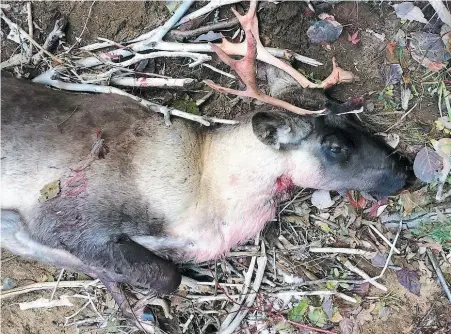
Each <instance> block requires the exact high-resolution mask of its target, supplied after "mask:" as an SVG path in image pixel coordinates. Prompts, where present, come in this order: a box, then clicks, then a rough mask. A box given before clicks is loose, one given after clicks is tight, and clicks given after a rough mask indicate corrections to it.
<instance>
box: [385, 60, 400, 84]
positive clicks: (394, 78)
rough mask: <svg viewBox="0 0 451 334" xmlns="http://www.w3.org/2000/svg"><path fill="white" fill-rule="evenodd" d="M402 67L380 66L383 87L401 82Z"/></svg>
mask: <svg viewBox="0 0 451 334" xmlns="http://www.w3.org/2000/svg"><path fill="white" fill-rule="evenodd" d="M402 73H403V71H402V67H401V65H399V64H389V65H385V64H382V65H381V75H382V77H383V78H384V79H385V85H395V84H397V83H398V82H400V81H401V80H402Z"/></svg>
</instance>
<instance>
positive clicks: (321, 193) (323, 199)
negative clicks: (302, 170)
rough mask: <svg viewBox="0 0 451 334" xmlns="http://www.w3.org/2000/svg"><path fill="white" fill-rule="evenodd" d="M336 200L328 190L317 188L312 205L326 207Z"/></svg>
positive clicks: (320, 207) (319, 207)
mask: <svg viewBox="0 0 451 334" xmlns="http://www.w3.org/2000/svg"><path fill="white" fill-rule="evenodd" d="M334 203H335V202H334V201H333V200H332V199H331V198H330V193H329V191H327V190H315V191H314V192H313V194H312V205H314V206H315V207H317V208H318V209H320V210H321V209H326V208H329V207H331V206H332V205H334Z"/></svg>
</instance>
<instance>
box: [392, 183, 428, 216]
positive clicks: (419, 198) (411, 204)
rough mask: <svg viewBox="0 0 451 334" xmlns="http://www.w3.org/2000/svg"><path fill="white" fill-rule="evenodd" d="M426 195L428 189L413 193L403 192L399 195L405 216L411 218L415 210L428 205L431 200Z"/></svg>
mask: <svg viewBox="0 0 451 334" xmlns="http://www.w3.org/2000/svg"><path fill="white" fill-rule="evenodd" d="M426 194H427V188H426V187H424V188H422V189H420V190H417V191H414V192H412V193H411V192H409V191H404V192H402V193H401V194H400V195H399V202H400V204H401V205H402V207H403V213H404V216H409V215H411V214H412V212H413V210H414V209H415V208H417V207H421V206H423V205H426V204H428V203H429V202H430V199H429V197H428V196H426Z"/></svg>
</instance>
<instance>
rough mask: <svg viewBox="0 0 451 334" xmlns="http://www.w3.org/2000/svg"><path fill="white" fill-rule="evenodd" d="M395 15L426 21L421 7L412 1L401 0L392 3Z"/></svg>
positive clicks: (404, 18) (406, 18)
mask: <svg viewBox="0 0 451 334" xmlns="http://www.w3.org/2000/svg"><path fill="white" fill-rule="evenodd" d="M393 8H394V9H395V12H396V16H397V17H399V18H400V19H403V20H410V21H418V22H421V23H428V21H427V20H426V19H425V17H424V14H423V12H422V11H421V9H420V8H419V7H417V6H415V5H414V4H413V2H407V1H406V2H403V3H400V4H396V5H393Z"/></svg>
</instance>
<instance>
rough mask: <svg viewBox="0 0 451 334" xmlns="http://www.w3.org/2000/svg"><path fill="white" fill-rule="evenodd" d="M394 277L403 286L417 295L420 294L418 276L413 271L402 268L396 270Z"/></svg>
mask: <svg viewBox="0 0 451 334" xmlns="http://www.w3.org/2000/svg"><path fill="white" fill-rule="evenodd" d="M396 277H398V282H399V283H400V284H401V285H402V286H403V287H405V288H406V289H407V290H409V291H410V292H412V293H413V294H415V295H417V296H418V295H420V289H421V284H420V277H419V276H418V274H417V273H416V272H415V271H413V270H410V269H407V268H402V269H401V270H398V271H397V272H396Z"/></svg>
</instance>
